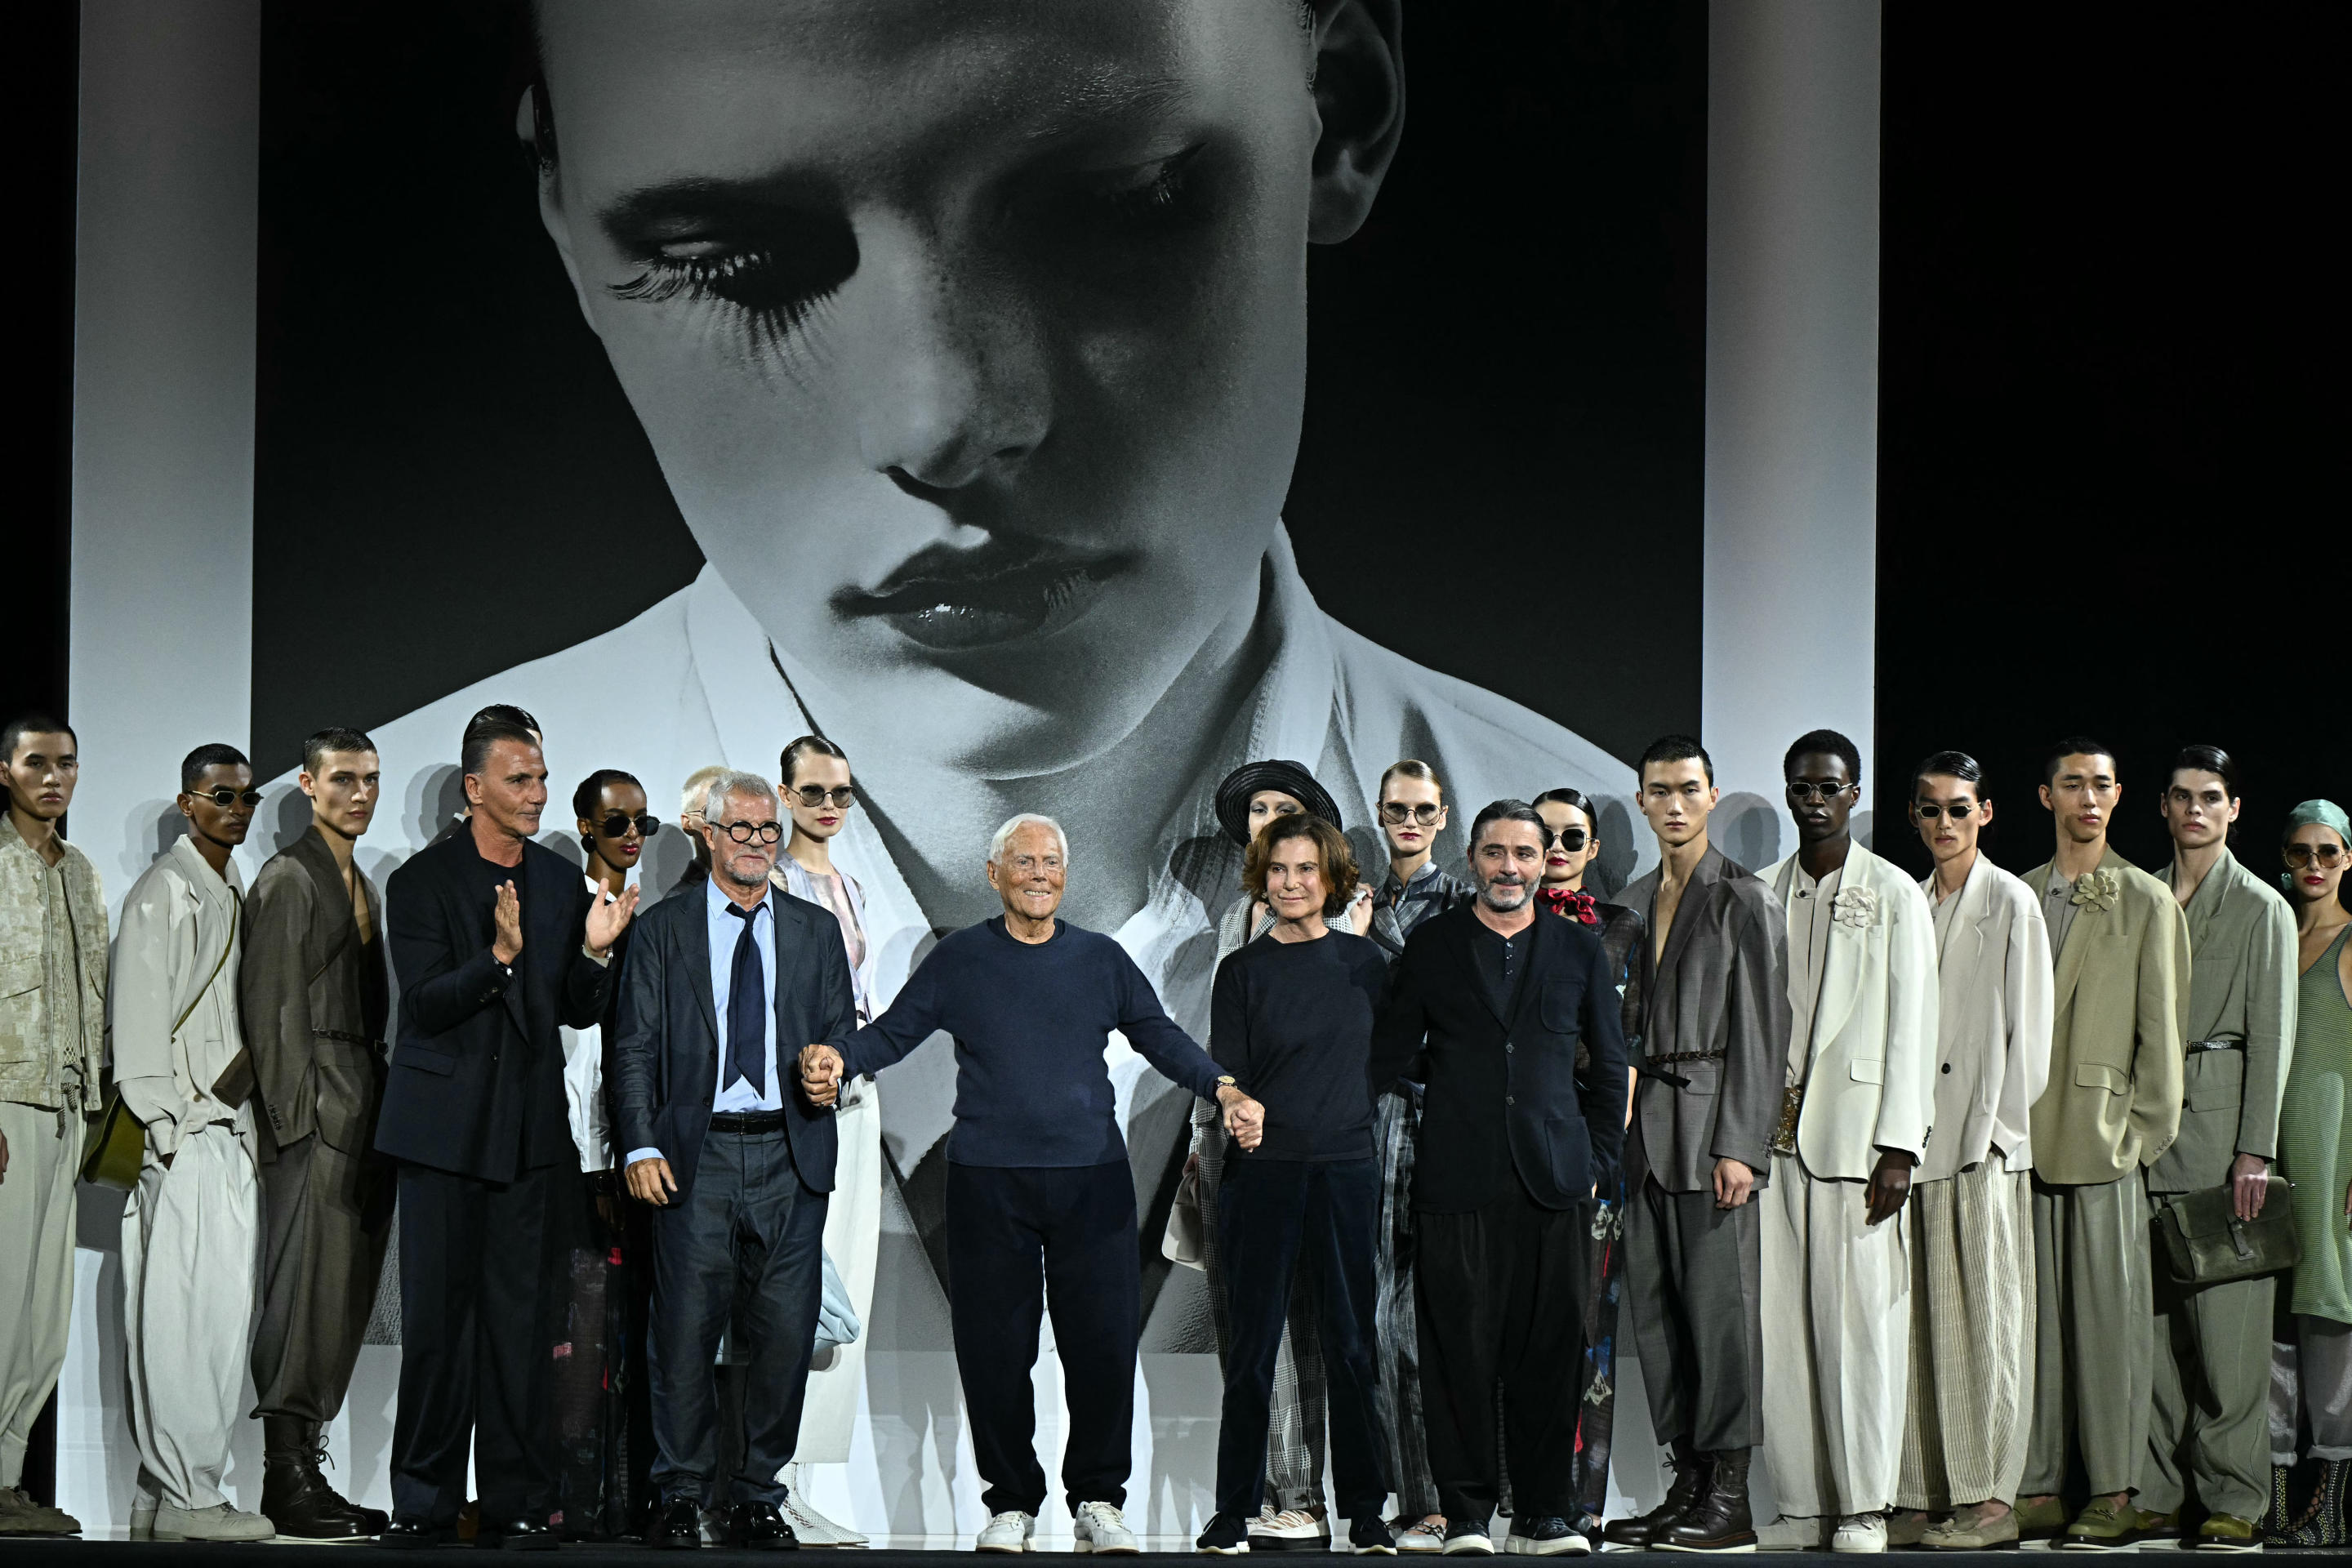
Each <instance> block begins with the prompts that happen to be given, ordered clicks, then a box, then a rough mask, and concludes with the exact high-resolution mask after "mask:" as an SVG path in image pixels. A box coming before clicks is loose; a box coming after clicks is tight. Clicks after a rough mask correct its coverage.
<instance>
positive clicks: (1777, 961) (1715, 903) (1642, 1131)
mask: <svg viewBox="0 0 2352 1568" xmlns="http://www.w3.org/2000/svg"><path fill="white" fill-rule="evenodd" d="M1617 897H1618V900H1619V901H1620V902H1621V903H1623V904H1625V905H1626V906H1627V907H1629V908H1630V909H1632V910H1634V912H1636V913H1637V914H1639V915H1641V917H1642V918H1643V921H1644V928H1643V929H1644V931H1645V933H1646V934H1644V936H1643V940H1642V941H1641V942H1640V943H1639V944H1638V945H1637V947H1636V949H1635V958H1636V960H1637V963H1636V965H1635V967H1636V970H1637V972H1638V975H1639V984H1640V987H1641V1005H1642V1010H1643V1012H1642V1026H1641V1029H1640V1031H1639V1032H1640V1035H1641V1039H1642V1051H1643V1055H1642V1058H1641V1059H1639V1060H1637V1061H1635V1062H1634V1064H1633V1065H1634V1066H1635V1067H1637V1068H1641V1069H1642V1086H1641V1088H1640V1089H1637V1090H1635V1091H1634V1093H1635V1104H1636V1105H1637V1106H1638V1107H1639V1110H1638V1112H1637V1121H1638V1123H1639V1125H1638V1126H1637V1128H1636V1130H1635V1131H1636V1143H1635V1148H1634V1154H1633V1163H1632V1164H1631V1166H1630V1167H1629V1169H1628V1170H1627V1173H1626V1174H1627V1178H1628V1179H1629V1180H1630V1181H1631V1182H1632V1183H1633V1184H1634V1185H1635V1186H1637V1187H1638V1186H1639V1185H1640V1184H1641V1180H1642V1177H1643V1175H1644V1174H1647V1175H1652V1176H1655V1177H1656V1178H1657V1179H1658V1184H1659V1185H1660V1186H1661V1187H1664V1189H1665V1190H1666V1191H1667V1192H1670V1193H1697V1192H1706V1191H1707V1190H1709V1188H1710V1187H1711V1186H1712V1184H1713V1183H1714V1180H1715V1163H1716V1161H1717V1160H1718V1159H1732V1160H1738V1162H1740V1163H1742V1164H1745V1165H1747V1166H1748V1167H1750V1168H1751V1169H1753V1170H1754V1171H1755V1173H1756V1185H1757V1186H1759V1187H1762V1186H1763V1185H1764V1184H1766V1182H1767V1180H1768V1179H1769V1176H1770V1175H1771V1169H1772V1166H1771V1160H1772V1157H1771V1154H1770V1153H1769V1143H1770V1141H1771V1137H1772V1130H1773V1128H1775V1127H1776V1126H1778V1125H1779V1124H1780V1100H1781V1091H1782V1089H1785V1088H1786V1087H1787V1085H1788V1082H1789V1031H1790V1016H1789V917H1788V916H1787V914H1785V913H1784V912H1783V911H1782V910H1781V909H1780V900H1778V899H1776V898H1774V897H1773V896H1772V889H1770V888H1769V887H1767V886H1766V885H1765V884H1764V882H1763V881H1761V880H1760V879H1759V878H1758V877H1757V876H1756V875H1755V874H1754V873H1753V872H1751V871H1749V870H1748V869H1747V868H1744V867H1742V866H1740V865H1738V863H1737V862H1735V861H1731V860H1727V859H1725V858H1724V856H1723V851H1721V850H1720V849H1717V848H1716V847H1713V846H1712V845H1710V846H1708V847H1707V851H1706V854H1705V855H1703V856H1701V857H1700V858H1699V862H1698V864H1697V866H1696V867H1695V868H1692V871H1691V879H1690V885H1689V886H1688V887H1685V889H1683V897H1682V902H1681V903H1679V904H1677V905H1676V906H1675V923H1674V926H1673V929H1671V930H1670V931H1667V932H1666V951H1665V953H1664V957H1659V956H1658V954H1657V941H1656V934H1655V933H1656V931H1657V908H1658V873H1657V872H1656V871H1655V870H1653V871H1651V872H1650V874H1649V875H1647V876H1645V877H1643V878H1642V879H1640V880H1639V881H1636V882H1634V883H1633V884H1632V885H1631V886H1629V887H1627V888H1626V889H1625V890H1624V891H1623V892H1622V893H1620V894H1618V895H1617ZM1691 1053H1699V1054H1700V1055H1701V1056H1703V1058H1704V1059H1699V1060H1685V1061H1679V1062H1671V1063H1669V1062H1661V1061H1657V1060H1656V1058H1660V1057H1664V1056H1669V1055H1689V1054H1691Z"/></svg>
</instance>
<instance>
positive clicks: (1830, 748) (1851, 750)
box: [1708, 730, 1862, 784]
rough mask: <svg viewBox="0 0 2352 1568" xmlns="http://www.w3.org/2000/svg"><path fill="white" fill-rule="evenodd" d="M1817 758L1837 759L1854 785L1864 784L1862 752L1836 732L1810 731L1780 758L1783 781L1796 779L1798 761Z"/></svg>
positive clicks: (1801, 736)
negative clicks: (1805, 758) (1842, 764)
mask: <svg viewBox="0 0 2352 1568" xmlns="http://www.w3.org/2000/svg"><path fill="white" fill-rule="evenodd" d="M1815 756H1819V757H1835V758H1836V759H1837V760H1838V761H1840V762H1842V763H1844V764H1845V773H1846V777H1847V779H1848V780H1850V781H1851V782H1853V783H1854V784H1860V783H1861V782H1862V752H1861V750H1860V749H1859V748H1857V747H1856V746H1855V745H1854V743H1853V742H1852V741H1849V740H1847V739H1846V738H1845V737H1844V736H1843V735H1841V734H1839V733H1838V732H1837V731H1835V730H1809V731H1806V732H1805V733H1804V734H1801V735H1800V736H1798V737H1797V738H1796V740H1795V741H1794V742H1791V743H1790V747H1789V750H1788V752H1787V753H1786V754H1785V755H1783V756H1782V757H1781V758H1780V776H1781V777H1782V778H1783V779H1792V778H1795V777H1796V776H1797V763H1798V760H1799V759H1800V758H1803V757H1815ZM1708 782H1709V783H1713V782H1714V781H1713V780H1709V781H1708Z"/></svg>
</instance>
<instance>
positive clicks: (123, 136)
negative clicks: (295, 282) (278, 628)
mask: <svg viewBox="0 0 2352 1568" xmlns="http://www.w3.org/2000/svg"><path fill="white" fill-rule="evenodd" d="M260 101H261V7H260V5H259V4H258V0H205V4H203V5H153V4H145V3H141V0H84V3H83V5H82V7H81V115H80V132H81V155H80V176H79V218H78V222H77V226H76V234H75V248H76V256H75V263H74V289H75V308H74V419H73V589H72V617H73V618H72V632H71V644H72V647H71V659H72V676H71V679H72V690H71V694H70V710H71V718H72V720H73V722H74V727H75V730H76V731H77V732H78V733H79V736H80V740H81V759H82V782H81V785H80V788H79V791H78V792H77V794H76V796H75V800H74V807H73V816H72V820H71V824H70V826H71V828H72V833H73V837H74V838H75V840H76V841H77V842H78V843H79V844H80V845H81V846H82V847H83V849H84V851H85V852H86V853H88V854H89V856H90V858H92V859H93V860H94V861H96V862H97V865H98V868H99V873H100V876H101V877H103V878H104V879H105V882H106V890H107V894H108V898H109V900H110V902H112V903H115V904H117V905H119V903H120V901H121V895H122V893H123V891H124V890H125V889H128V888H129V887H130V885H131V879H132V878H134V877H136V876H137V875H138V874H139V873H140V871H142V869H144V868H145V867H146V865H147V863H148V861H149V860H151V859H152V858H154V856H155V853H156V851H157V850H158V848H159V847H161V846H162V844H163V842H166V840H165V839H164V838H163V831H164V829H165V827H166V826H167V824H166V820H165V818H166V813H167V812H168V811H169V808H170V803H171V797H172V795H173V794H174V793H175V792H176V790H177V789H178V783H177V780H176V778H175V776H174V774H175V771H176V769H177V766H178V763H179V760H180V758H182V757H183V756H185V755H186V754H187V753H188V752H189V751H191V750H192V749H194V747H196V746H198V745H201V744H203V743H204V742H208V741H226V742H229V743H230V744H231V745H236V746H243V745H244V744H245V743H246V731H247V725H248V724H249V723H250V721H251V715H252V710H253V682H252V665H253V632H252V621H253V390H254V321H255V306H254V281H255V272H256V268H255V258H256V256H257V249H258V239H257V217H258V214H259V206H260V199H259V198H260V150H261V119H260ZM173 815H176V814H173Z"/></svg>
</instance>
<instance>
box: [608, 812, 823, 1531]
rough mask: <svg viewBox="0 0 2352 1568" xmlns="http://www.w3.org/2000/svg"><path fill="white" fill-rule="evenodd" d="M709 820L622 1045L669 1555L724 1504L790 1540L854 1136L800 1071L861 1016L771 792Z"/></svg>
mask: <svg viewBox="0 0 2352 1568" xmlns="http://www.w3.org/2000/svg"><path fill="white" fill-rule="evenodd" d="M703 819H704V823H705V826H704V827H703V830H702V831H703V837H705V839H706V840H707V841H708V842H709V846H710V876H709V879H708V880H706V881H702V882H698V883H695V884H693V885H691V886H688V887H686V888H682V889H679V890H678V891H677V892H676V893H673V894H671V895H670V896H669V897H668V898H667V899H665V900H662V901H661V903H659V904H657V905H656V906H655V907H654V908H653V909H652V910H648V911H647V912H646V921H645V924H644V925H643V926H642V927H640V928H639V930H638V932H637V934H636V936H635V938H633V939H632V941H631V942H630V947H629V955H628V960H627V963H626V964H625V973H624V975H623V976H622V987H621V1006H620V1016H619V1021H618V1023H617V1024H616V1026H615V1031H616V1033H615V1039H614V1080H615V1081H614V1099H615V1105H614V1146H615V1147H617V1148H621V1149H625V1150H626V1151H627V1157H626V1164H627V1176H628V1184H629V1192H630V1194H631V1195H632V1196H633V1197H635V1198H637V1199H639V1200H641V1201H643V1202H646V1203H649V1204H652V1205H656V1213H655V1218H654V1248H653V1257H654V1298H653V1321H652V1326H651V1329H650V1331H649V1333H648V1336H647V1351H648V1355H647V1369H648V1372H649V1373H650V1382H651V1388H652V1395H653V1400H652V1403H653V1413H654V1447H655V1451H656V1458H655V1461H654V1469H653V1480H654V1485H655V1486H656V1488H657V1489H659V1490H660V1492H661V1496H662V1510H661V1515H660V1518H659V1519H658V1521H656V1525H655V1528H654V1531H653V1533H652V1535H651V1537H650V1544H653V1545H656V1546H698V1545H700V1544H701V1519H702V1514H703V1512H704V1510H714V1509H717V1508H719V1507H720V1506H721V1505H722V1504H724V1505H725V1506H726V1507H727V1510H728V1514H729V1532H730V1536H731V1538H732V1540H733V1542H734V1544H736V1545H739V1546H754V1547H770V1548H776V1547H791V1546H794V1545H797V1544H798V1542H795V1541H794V1540H793V1531H792V1527H791V1526H790V1525H789V1524H787V1523H785V1522H784V1520H783V1516H782V1513H781V1512H780V1511H779V1505H780V1504H781V1503H782V1501H783V1500H784V1488H783V1486H782V1483H781V1482H779V1481H778V1480H777V1479H776V1473H777V1472H778V1471H779V1470H780V1469H782V1468H783V1466H784V1465H785V1463H786V1462H787V1461H789V1460H790V1459H791V1458H792V1457H793V1443H794V1441H795V1440H796V1437H797V1436H798V1434H799V1432H800V1426H801V1401H802V1397H803V1394H804V1393H805V1392H806V1390H807V1387H808V1370H809V1353H810V1351H811V1348H812V1347H813V1345H814V1339H815V1333H816V1313H817V1300H818V1297H819V1294H820V1292H821V1289H822V1285H823V1279H824V1245H823V1244H824V1211H825V1204H826V1196H827V1194H830V1193H831V1192H832V1191H833V1167H834V1152H835V1147H836V1144H835V1136H836V1135H835V1129H834V1124H833V1112H832V1110H830V1109H829V1108H827V1107H822V1106H818V1105H815V1104H813V1103H811V1102H810V1101H809V1100H808V1099H807V1098H806V1097H805V1096H804V1095H803V1094H801V1093H799V1092H798V1091H797V1089H795V1087H794V1086H793V1084H791V1083H788V1082H787V1081H786V1079H785V1072H784V1069H785V1068H789V1067H790V1066H791V1065H792V1064H793V1061H794V1059H795V1058H796V1057H797V1056H798V1054H799V1052H800V1051H801V1049H802V1048H803V1047H805V1046H808V1045H812V1044H816V1043H830V1044H833V1045H835V1046H838V1045H840V1044H841V1043H842V1042H843V1041H845V1040H846V1039H847V1038H848V1037H849V1034H850V1031H851V1030H853V1029H855V1028H856V1026H857V1016H856V1002H855V1000H854V998H853V996H852V993H851V988H850V979H849V961H848V958H847V956H846V954H845V950H844V949H843V947H842V944H841V931H840V927H839V926H838V925H837V924H836V923H835V921H834V917H833V914H832V912H831V911H830V910H822V909H819V908H818V907H817V906H816V905H814V904H812V903H808V902H805V901H803V900H800V899H795V898H793V896H792V895H790V894H789V893H786V892H784V891H782V889H776V888H772V887H771V886H770V885H769V882H768V873H769V872H770V871H771V870H772V869H774V868H775V864H776V846H777V841H778V840H779V839H780V838H782V836H783V812H782V807H781V806H780V805H778V803H777V800H776V794H775V791H774V790H773V789H772V788H771V787H770V786H769V784H768V782H767V781H766V780H765V779H762V778H761V777H759V776H758V775H756V774H753V773H721V774H719V776H718V777H717V778H716V779H714V780H712V781H711V784H710V792H709V795H708V797H707V800H706V804H705V805H704V810H703ZM730 1312H731V1314H732V1319H733V1322H734V1325H735V1331H736V1333H737V1335H738V1336H739V1338H740V1341H741V1344H740V1348H741V1349H743V1350H745V1351H748V1352H750V1355H751V1366H750V1368H749V1369H748V1371H749V1377H748V1380H747V1386H746V1388H745V1394H744V1408H745V1413H746V1415H745V1426H746V1428H747V1429H746V1431H745V1433H744V1444H743V1460H742V1466H741V1468H740V1469H738V1470H737V1471H736V1473H735V1474H734V1476H733V1477H731V1478H730V1479H727V1480H726V1481H725V1483H724V1485H723V1487H722V1483H721V1481H720V1479H719V1476H718V1475H717V1473H716V1472H717V1468H718V1459H717V1455H716V1446H717V1439H716V1429H717V1426H718V1405H719V1401H718V1389H717V1385H716V1384H715V1382H714V1380H713V1378H712V1375H711V1361H712V1358H713V1357H714V1356H715V1355H716V1354H717V1352H718V1350H719V1334H720V1332H721V1331H723V1330H725V1329H726V1328H727V1326H728V1322H729V1320H730Z"/></svg>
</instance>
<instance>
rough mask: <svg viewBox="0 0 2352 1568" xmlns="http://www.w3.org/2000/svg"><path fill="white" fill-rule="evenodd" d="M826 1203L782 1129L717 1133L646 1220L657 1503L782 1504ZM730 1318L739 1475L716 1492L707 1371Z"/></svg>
mask: <svg viewBox="0 0 2352 1568" xmlns="http://www.w3.org/2000/svg"><path fill="white" fill-rule="evenodd" d="M825 1202H826V1194H824V1193H819V1192H813V1191H811V1190H810V1189H809V1187H808V1186H807V1184H805V1183H803V1181H802V1180H801V1177H800V1171H799V1168H798V1167H797V1166H795V1165H794V1164H793V1153H792V1146H791V1143H790V1142H789V1141H788V1139H787V1137H786V1134H785V1133H784V1132H783V1131H782V1129H781V1128H780V1129H778V1130H777V1131H773V1132H725V1131H719V1129H717V1128H715V1127H714V1128H712V1129H711V1131H710V1135H709V1137H708V1138H707V1139H705V1140H704V1141H703V1144H702V1163H701V1164H700V1165H699V1166H698V1168H697V1169H696V1171H695V1173H694V1180H693V1183H692V1184H690V1185H689V1186H688V1188H687V1191H686V1194H685V1195H684V1196H683V1197H682V1198H679V1199H677V1200H675V1201H673V1202H672V1204H671V1205H669V1206H668V1207H667V1208H659V1209H656V1210H655V1211H654V1299H653V1317H652V1322H651V1325H650V1333H649V1336H648V1343H647V1345H646V1350H647V1352H648V1353H647V1355H646V1371H647V1373H648V1374H649V1381H650V1382H651V1384H652V1393H653V1416H654V1450H655V1458H654V1468H653V1484H654V1487H655V1489H656V1490H657V1491H659V1492H660V1494H661V1495H662V1497H663V1498H664V1499H665V1500H669V1499H675V1498H679V1497H691V1498H694V1499H695V1500H698V1501H699V1502H700V1503H701V1504H702V1505H703V1506H704V1507H706V1508H715V1507H718V1506H719V1505H720V1504H723V1503H739V1502H768V1503H778V1504H781V1503H782V1501H783V1500H784V1488H783V1485H782V1482H780V1481H778V1480H777V1479H776V1472H777V1471H779V1470H781V1469H782V1468H783V1467H784V1466H785V1465H786V1464H787V1463H789V1462H790V1461H791V1459H792V1457H793V1445H794V1444H795V1443H797V1442H798V1441H799V1439H800V1429H801V1403H802V1400H803V1397H804V1396H805V1395H806V1394H807V1392H808V1370H809V1356H810V1353H811V1352H812V1351H813V1350H814V1346H815V1338H816V1310H817V1302H818V1300H819V1298H820V1296H821V1295H822V1294H823V1292H824V1211H825ZM730 1316H731V1318H732V1320H733V1322H734V1325H735V1331H736V1333H737V1335H738V1336H740V1340H741V1346H740V1348H741V1349H743V1350H744V1351H746V1352H749V1354H750V1356H751V1364H749V1365H748V1366H746V1367H745V1368H744V1369H743V1375H744V1411H745V1422H744V1432H743V1462H742V1464H741V1465H740V1467H739V1468H737V1470H736V1472H735V1474H734V1476H733V1477H732V1478H730V1479H727V1480H726V1481H725V1482H724V1483H722V1481H721V1479H720V1477H719V1474H718V1469H719V1458H718V1427H719V1388H718V1382H717V1379H716V1377H715V1375H714V1374H713V1373H712V1370H711V1363H712V1361H713V1359H714V1358H715V1357H716V1356H717V1355H718V1353H719V1335H720V1334H721V1333H723V1332H725V1331H726V1329H727V1326H728V1322H729V1320H730Z"/></svg>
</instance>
